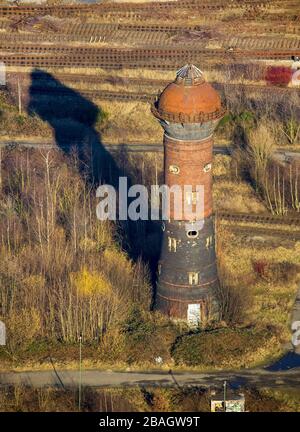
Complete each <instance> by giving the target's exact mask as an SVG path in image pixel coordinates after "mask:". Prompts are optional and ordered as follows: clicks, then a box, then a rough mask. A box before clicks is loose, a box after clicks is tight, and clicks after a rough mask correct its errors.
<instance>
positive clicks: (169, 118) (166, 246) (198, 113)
mask: <svg viewBox="0 0 300 432" xmlns="http://www.w3.org/2000/svg"><path fill="white" fill-rule="evenodd" d="M152 113H153V115H154V116H155V117H156V118H157V119H158V120H159V122H160V124H161V126H162V127H163V129H164V132H165V133H164V175H165V184H166V185H167V186H169V187H171V186H172V185H180V186H181V187H183V186H184V185H191V186H192V190H193V191H194V190H196V186H197V185H203V186H204V215H203V216H202V220H203V218H204V225H203V224H202V226H203V227H202V228H200V229H198V228H199V226H201V224H200V225H199V224H197V221H196V220H194V219H193V218H192V217H189V215H186V214H184V217H183V219H182V220H176V218H174V211H173V210H174V203H173V205H172V198H171V202H170V210H169V214H168V218H169V220H168V221H165V222H163V223H162V230H163V240H162V250H161V256H160V261H159V265H158V282H157V291H156V309H158V310H159V311H161V312H163V313H164V314H166V315H168V316H169V317H171V318H174V319H181V320H187V321H188V322H189V323H190V324H193V325H194V324H199V323H201V322H205V321H206V320H207V319H208V318H209V317H211V316H215V315H216V314H217V302H216V297H215V290H216V288H217V286H218V275H217V265H216V254H215V236H214V220H213V209H212V170H211V169H212V157H213V138H212V135H213V132H214V130H215V128H216V126H217V124H218V121H219V120H220V118H222V117H223V115H224V109H223V108H222V106H221V100H220V97H219V95H218V93H217V92H216V91H215V90H214V89H213V88H212V86H211V85H210V84H208V83H207V82H206V81H205V80H204V78H203V75H202V72H201V71H200V70H199V69H198V68H197V67H195V66H194V65H186V66H184V67H182V68H181V69H180V70H179V71H178V72H177V76H176V79H175V81H174V82H172V83H170V84H169V85H168V86H167V87H166V88H165V89H164V91H163V92H162V93H161V95H160V97H159V98H158V100H157V102H155V104H154V105H153V106H152ZM183 199H184V200H191V201H192V206H194V205H196V202H195V200H197V199H199V198H198V194H195V195H194V192H192V193H189V196H184V198H183ZM187 223H188V224H187ZM187 226H188V227H189V229H188V230H187V228H186V227H187ZM193 227H194V228H193Z"/></svg>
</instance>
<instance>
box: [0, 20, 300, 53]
mask: <svg viewBox="0 0 300 432" xmlns="http://www.w3.org/2000/svg"><path fill="white" fill-rule="evenodd" d="M0 27H1V24H0ZM273 29H274V27H273ZM275 30H276V26H275ZM285 30H286V29H285ZM299 30H300V26H299V27H297V28H295V29H294V33H295V34H298V32H299ZM205 31H206V29H205V28H204V27H203V26H193V27H192V26H190V27H187V28H186V27H183V26H181V27H178V26H164V27H163V26H136V25H120V24H116V25H115V24H83V25H82V24H80V23H76V24H69V25H68V24H67V25H66V26H65V28H64V30H63V32H62V33H61V32H57V33H38V35H39V36H38V37H39V40H40V42H48V43H54V44H57V43H65V42H66V43H68V42H72V41H78V42H82V43H88V44H92V43H101V42H102V43H103V42H111V41H116V42H124V41H126V43H134V44H139V45H140V44H142V45H150V46H151V45H152V46H154V45H156V46H158V45H163V46H168V45H176V46H178V45H180V44H182V45H187V44H188V46H189V47H191V48H192V47H194V48H199V47H203V48H204V47H205V45H206V44H207V43H208V42H209V40H210V38H209V37H207V36H205ZM208 31H209V30H208ZM244 31H246V30H245V29H244ZM239 33H240V32H239ZM36 38H37V33H36V32H31V33H11V32H7V33H2V34H1V36H0V40H1V43H2V44H3V45H5V44H10V45H12V44H13V45H15V46H18V44H20V43H31V44H32V45H33V44H34V42H36ZM216 40H217V41H219V44H220V47H223V48H225V49H226V48H227V47H232V48H233V47H235V48H238V49H297V48H299V47H300V40H299V39H297V38H294V37H290V38H287V37H285V38H282V37H279V36H277V37H276V36H269V35H267V36H256V37H255V38H254V37H251V36H248V37H246V36H244V37H240V36H238V37H237V36H234V37H230V36H229V37H228V36H222V35H221V36H219V37H218V38H216Z"/></svg>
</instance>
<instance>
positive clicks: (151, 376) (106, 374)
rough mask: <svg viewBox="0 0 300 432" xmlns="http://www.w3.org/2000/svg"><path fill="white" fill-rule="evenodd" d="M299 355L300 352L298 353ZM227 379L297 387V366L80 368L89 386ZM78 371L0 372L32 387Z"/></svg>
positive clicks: (1, 377) (75, 377) (71, 378)
mask: <svg viewBox="0 0 300 432" xmlns="http://www.w3.org/2000/svg"><path fill="white" fill-rule="evenodd" d="M299 357H300V356H299ZM224 380H227V381H228V382H229V383H230V384H231V385H236V386H238V385H255V386H256V387H272V388H280V387H289V388H292V387H293V388H298V389H300V368H296V369H293V370H289V371H286V372H272V371H268V370H264V369H249V370H247V369H245V370H241V371H232V372H215V373H192V372H191V373H177V372H175V373H174V375H173V374H172V373H171V374H170V373H168V372H110V371H98V370H86V371H83V372H82V385H83V386H91V387H108V386H109V387H113V386H162V387H163V386H165V387H167V386H175V385H177V384H178V385H191V386H212V385H213V386H214V385H215V386H220V385H222V383H223V382H224ZM78 381H79V373H78V371H59V372H56V373H55V372H54V371H41V372H4V373H0V385H7V384H23V385H30V386H33V387H43V386H58V387H60V386H65V387H69V386H77V385H78Z"/></svg>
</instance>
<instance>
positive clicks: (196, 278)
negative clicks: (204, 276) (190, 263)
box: [188, 272, 199, 285]
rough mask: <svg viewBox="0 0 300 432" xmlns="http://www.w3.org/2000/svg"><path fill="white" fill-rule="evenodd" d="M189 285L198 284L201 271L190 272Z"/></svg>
mask: <svg viewBox="0 0 300 432" xmlns="http://www.w3.org/2000/svg"><path fill="white" fill-rule="evenodd" d="M188 276H189V285H198V282H199V273H198V272H189V273H188Z"/></svg>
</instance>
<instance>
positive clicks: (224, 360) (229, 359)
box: [172, 328, 270, 367]
mask: <svg viewBox="0 0 300 432" xmlns="http://www.w3.org/2000/svg"><path fill="white" fill-rule="evenodd" d="M268 337H270V332H269V331H266V330H265V331H256V330H253V329H248V328H244V329H229V328H224V329H217V330H212V331H204V332H201V333H196V334H191V335H186V336H183V337H180V338H179V339H178V340H177V341H176V343H175V344H174V346H173V348H172V356H173V359H174V361H175V363H176V364H177V365H186V366H197V365H201V366H215V367H218V366H227V367H230V366H231V364H232V363H234V361H235V360H239V359H240V358H241V357H244V356H245V355H246V354H248V353H252V351H254V350H256V349H257V348H259V347H261V346H262V345H263V343H264V342H265V341H266V340H267V339H268Z"/></svg>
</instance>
